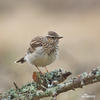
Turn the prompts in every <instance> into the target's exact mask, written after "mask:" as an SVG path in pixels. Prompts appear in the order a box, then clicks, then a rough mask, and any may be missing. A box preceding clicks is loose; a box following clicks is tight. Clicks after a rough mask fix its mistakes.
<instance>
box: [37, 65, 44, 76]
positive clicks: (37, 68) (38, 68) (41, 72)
mask: <svg viewBox="0 0 100 100" xmlns="http://www.w3.org/2000/svg"><path fill="white" fill-rule="evenodd" d="M36 68H37V70H38V71H39V72H40V73H41V74H43V73H42V72H41V71H40V69H39V68H38V66H36Z"/></svg>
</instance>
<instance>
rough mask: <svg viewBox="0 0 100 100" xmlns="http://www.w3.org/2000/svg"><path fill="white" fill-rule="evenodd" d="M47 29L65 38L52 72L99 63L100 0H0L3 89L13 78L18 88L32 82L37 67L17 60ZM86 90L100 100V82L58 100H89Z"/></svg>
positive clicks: (74, 70) (0, 76)
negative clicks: (35, 38) (31, 41)
mask: <svg viewBox="0 0 100 100" xmlns="http://www.w3.org/2000/svg"><path fill="white" fill-rule="evenodd" d="M48 31H55V32H57V33H59V34H60V35H61V36H63V37H64V38H63V39H62V40H61V41H60V44H59V45H60V56H59V58H58V59H57V60H56V61H55V62H54V63H53V64H51V65H49V66H48V70H49V71H51V70H54V69H57V68H63V69H65V70H68V71H72V73H73V75H77V74H80V73H82V72H83V71H90V70H91V69H92V68H94V67H97V66H99V65H100V0H0V92H4V91H6V90H8V89H9V88H10V87H12V86H13V81H16V83H17V84H18V86H19V87H21V86H22V85H23V84H26V83H28V82H31V81H32V73H33V71H36V68H35V67H33V66H29V65H28V64H23V65H21V64H15V63H14V61H15V60H17V59H19V58H20V57H22V56H24V54H25V52H26V50H27V47H28V46H29V42H30V40H31V39H32V38H34V37H35V36H37V35H46V34H47V32H48ZM41 70H42V71H44V70H43V68H41ZM84 93H87V94H90V95H95V96H96V98H95V100H99V98H100V95H99V94H100V83H96V84H94V85H89V86H87V87H84V89H77V90H76V91H69V92H67V93H62V94H60V95H59V96H58V97H57V100H62V99H63V100H67V99H68V100H87V99H85V98H81V96H82V95H84ZM88 100H92V99H88Z"/></svg>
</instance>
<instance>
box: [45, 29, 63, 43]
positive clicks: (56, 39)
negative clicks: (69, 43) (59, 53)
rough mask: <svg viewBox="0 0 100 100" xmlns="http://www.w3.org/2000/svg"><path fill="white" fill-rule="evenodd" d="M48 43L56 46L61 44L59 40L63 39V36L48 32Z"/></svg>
mask: <svg viewBox="0 0 100 100" xmlns="http://www.w3.org/2000/svg"><path fill="white" fill-rule="evenodd" d="M46 37H47V39H48V41H49V42H50V43H54V44H57V43H58V42H59V39H61V38H63V37H61V36H59V35H58V34H57V33H56V32H54V31H49V32H48V35H47V36H46Z"/></svg>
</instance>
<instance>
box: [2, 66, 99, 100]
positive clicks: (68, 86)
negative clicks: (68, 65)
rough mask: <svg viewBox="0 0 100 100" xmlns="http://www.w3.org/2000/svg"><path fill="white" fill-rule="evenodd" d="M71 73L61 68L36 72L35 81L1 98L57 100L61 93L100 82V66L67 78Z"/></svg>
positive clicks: (11, 90) (10, 91) (9, 99)
mask: <svg viewBox="0 0 100 100" xmlns="http://www.w3.org/2000/svg"><path fill="white" fill-rule="evenodd" d="M70 74H71V73H70V72H66V71H63V70H61V69H60V70H55V71H52V72H49V73H46V74H44V75H41V74H40V73H36V75H35V76H36V77H35V78H34V82H32V83H29V84H26V85H24V86H22V88H20V89H19V88H18V89H17V88H16V89H10V90H9V91H7V92H6V93H2V94H0V100H39V99H40V98H44V97H50V96H51V97H52V100H55V98H56V96H57V95H59V94H60V93H63V92H67V91H69V90H75V89H76V88H82V87H83V86H86V85H89V84H93V83H96V82H100V67H98V68H94V69H92V70H91V71H90V72H89V73H87V72H83V73H82V74H80V75H78V76H76V77H73V78H70V79H68V80H67V77H68V76H69V75H70Z"/></svg>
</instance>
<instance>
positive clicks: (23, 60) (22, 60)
mask: <svg viewBox="0 0 100 100" xmlns="http://www.w3.org/2000/svg"><path fill="white" fill-rule="evenodd" d="M24 62H26V60H25V59H24V57H23V58H21V59H19V60H17V61H15V63H21V64H22V63H24Z"/></svg>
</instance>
